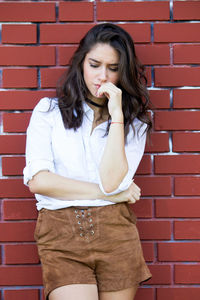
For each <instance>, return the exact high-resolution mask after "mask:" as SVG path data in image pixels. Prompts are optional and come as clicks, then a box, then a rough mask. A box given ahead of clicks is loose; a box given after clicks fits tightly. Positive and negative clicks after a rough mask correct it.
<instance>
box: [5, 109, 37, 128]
mask: <svg viewBox="0 0 200 300" xmlns="http://www.w3.org/2000/svg"><path fill="white" fill-rule="evenodd" d="M30 117H31V113H4V114H3V130H4V132H26V129H27V127H28V124H29V121H30Z"/></svg>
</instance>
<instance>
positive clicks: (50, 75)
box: [40, 68, 66, 88]
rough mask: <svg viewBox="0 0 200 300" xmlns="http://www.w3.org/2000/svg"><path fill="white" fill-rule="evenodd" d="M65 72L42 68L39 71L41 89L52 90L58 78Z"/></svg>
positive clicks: (64, 70)
mask: <svg viewBox="0 0 200 300" xmlns="http://www.w3.org/2000/svg"><path fill="white" fill-rule="evenodd" d="M65 72H66V68H52V69H50V68H44V69H40V75H41V88H54V87H56V86H57V84H58V80H59V78H60V77H61V76H62V75H63V74H64V73H65Z"/></svg>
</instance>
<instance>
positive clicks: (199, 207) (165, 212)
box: [155, 197, 200, 218]
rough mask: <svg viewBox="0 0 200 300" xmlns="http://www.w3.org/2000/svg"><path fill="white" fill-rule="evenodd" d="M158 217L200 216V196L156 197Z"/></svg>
mask: <svg viewBox="0 0 200 300" xmlns="http://www.w3.org/2000/svg"><path fill="white" fill-rule="evenodd" d="M155 209H156V217H157V218H200V198H177V199H176V198H174V197H173V198H169V199H156V200H155Z"/></svg>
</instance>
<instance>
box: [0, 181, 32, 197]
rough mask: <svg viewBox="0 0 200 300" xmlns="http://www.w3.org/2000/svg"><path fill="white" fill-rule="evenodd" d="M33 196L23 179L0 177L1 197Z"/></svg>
mask: <svg viewBox="0 0 200 300" xmlns="http://www.w3.org/2000/svg"><path fill="white" fill-rule="evenodd" d="M14 197H16V198H27V197H30V198H31V197H33V194H31V193H30V192H29V190H28V188H27V187H25V185H24V184H23V182H22V180H21V179H0V198H14Z"/></svg>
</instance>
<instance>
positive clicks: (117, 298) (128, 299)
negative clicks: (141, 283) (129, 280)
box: [99, 285, 138, 300]
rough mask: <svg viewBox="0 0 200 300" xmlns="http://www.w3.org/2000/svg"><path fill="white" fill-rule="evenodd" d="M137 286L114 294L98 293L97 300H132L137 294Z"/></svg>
mask: <svg viewBox="0 0 200 300" xmlns="http://www.w3.org/2000/svg"><path fill="white" fill-rule="evenodd" d="M137 289H138V286H137V285H136V286H134V287H131V288H128V289H124V290H120V291H116V292H101V293H99V300H122V299H123V300H133V299H134V297H135V294H136V292H137Z"/></svg>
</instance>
